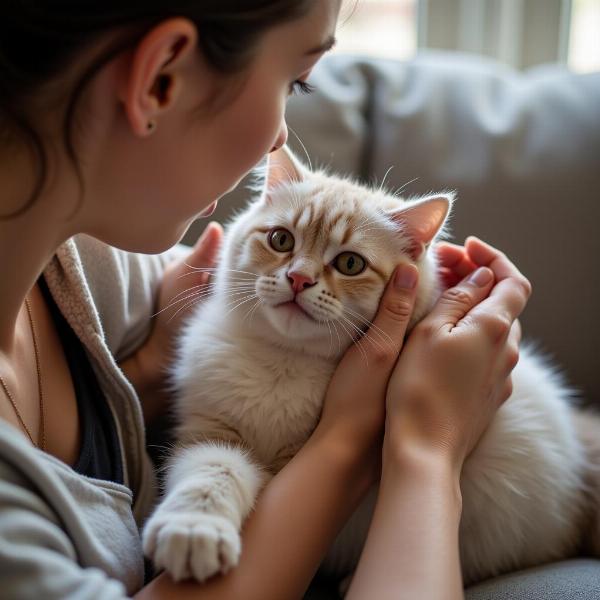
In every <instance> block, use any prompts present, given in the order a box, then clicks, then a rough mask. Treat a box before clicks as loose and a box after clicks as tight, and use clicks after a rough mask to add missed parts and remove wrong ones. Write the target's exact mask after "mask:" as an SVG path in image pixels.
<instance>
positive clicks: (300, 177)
mask: <svg viewBox="0 0 600 600" xmlns="http://www.w3.org/2000/svg"><path fill="white" fill-rule="evenodd" d="M308 173H309V171H308V169H307V168H306V167H305V166H304V165H303V164H302V163H301V162H300V161H299V160H298V159H297V158H296V157H295V156H294V154H293V152H292V151H291V150H290V149H289V147H288V146H287V145H285V146H282V147H281V148H279V149H277V150H275V151H274V152H271V154H269V158H268V162H267V177H266V180H265V188H264V196H265V198H266V199H267V200H268V198H269V194H270V192H272V191H273V190H275V189H276V188H278V187H279V186H281V185H287V184H290V183H296V182H300V181H304V180H305V179H306V177H307V175H308Z"/></svg>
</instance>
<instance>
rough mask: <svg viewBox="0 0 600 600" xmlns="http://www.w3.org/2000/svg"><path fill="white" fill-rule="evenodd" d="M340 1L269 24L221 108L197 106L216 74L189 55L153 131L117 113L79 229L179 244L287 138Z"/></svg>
mask: <svg viewBox="0 0 600 600" xmlns="http://www.w3.org/2000/svg"><path fill="white" fill-rule="evenodd" d="M340 3H341V0H339V1H338V0H316V1H315V3H314V6H313V7H312V8H311V10H310V11H309V13H307V15H306V16H304V17H303V18H301V19H297V20H295V21H292V22H289V23H285V24H283V25H280V26H276V27H274V28H273V29H271V30H269V31H267V32H266V34H265V35H264V36H263V38H262V40H261V41H260V43H259V46H258V48H257V53H256V56H255V58H254V59H253V61H252V63H251V64H250V66H249V67H248V69H247V71H246V72H245V73H244V77H243V80H242V81H241V82H240V87H239V88H237V89H235V91H234V92H233V96H232V97H231V98H229V99H227V98H226V99H225V102H224V104H223V105H222V106H221V107H216V108H215V109H213V110H212V111H211V110H210V109H206V108H203V104H202V99H203V98H205V97H206V96H207V94H209V91H210V90H209V88H211V86H217V82H216V81H214V79H215V77H217V76H215V75H214V74H213V75H208V71H207V69H206V66H203V64H202V63H203V58H202V56H200V55H199V54H197V53H193V58H192V59H191V61H192V62H191V63H190V64H189V67H188V68H187V69H186V70H183V74H182V77H181V78H180V79H181V83H180V85H181V89H180V90H178V92H177V94H178V95H177V101H176V102H174V104H173V107H172V108H170V109H169V110H168V111H165V112H164V114H161V116H160V118H158V119H157V120H156V128H155V130H154V131H153V132H152V133H150V134H149V135H147V136H141V135H135V133H134V131H133V130H132V128H131V126H130V123H129V121H128V120H127V118H126V116H125V115H122V116H120V115H117V117H116V118H115V120H114V123H113V124H111V127H110V129H109V130H108V131H109V132H110V133H106V134H104V135H102V134H101V133H99V134H98V135H100V136H101V139H102V143H101V144H96V145H97V146H98V147H100V148H102V151H101V152H100V153H97V154H96V155H95V156H96V160H95V162H94V164H95V165H96V164H97V167H94V168H92V169H91V170H90V176H89V179H91V181H90V182H86V184H85V185H86V195H85V198H84V202H83V207H82V210H81V211H80V213H79V216H78V217H77V220H78V221H79V223H78V224H79V226H80V229H79V230H80V231H84V232H86V233H89V234H90V235H93V236H94V237H97V238H99V239H101V240H103V241H105V242H106V243H109V244H111V245H113V246H117V247H120V248H123V249H126V250H130V251H139V252H150V253H152V252H160V251H162V250H164V249H166V248H168V247H170V246H171V245H172V244H174V243H175V242H177V241H178V240H179V239H180V238H181V237H182V235H183V234H184V233H185V231H186V230H187V228H188V226H189V224H190V223H191V222H192V221H193V220H194V219H195V218H196V217H197V216H198V215H199V214H200V213H202V212H203V211H205V210H206V209H207V208H209V207H210V205H211V204H212V203H213V202H214V201H216V200H217V199H218V198H220V197H221V196H222V195H223V194H225V193H226V192H228V191H229V190H231V189H232V188H233V187H235V185H236V184H237V183H238V182H239V181H240V179H241V178H242V177H243V176H244V175H245V174H246V173H247V172H248V171H249V170H250V169H251V168H252V167H253V166H255V165H256V164H257V163H258V162H259V161H260V160H261V159H262V158H263V157H264V156H265V154H266V153H268V152H269V151H271V150H272V149H274V148H277V147H279V146H281V145H283V144H284V143H285V141H286V138H287V127H286V124H285V117H284V111H285V105H286V101H287V99H288V97H289V95H290V91H291V89H292V88H293V87H294V83H295V82H296V81H297V80H304V79H306V77H307V76H308V74H309V73H310V71H311V69H312V68H313V66H314V65H315V63H316V62H317V61H318V60H319V58H320V57H321V56H322V54H323V52H324V51H325V50H326V49H327V47H328V46H329V45H331V40H332V39H333V33H334V31H335V25H336V21H337V17H338V13H339V9H340ZM196 62H197V64H194V63H196ZM214 89H216V87H215V88H214ZM90 140H91V138H90ZM90 146H91V141H90Z"/></svg>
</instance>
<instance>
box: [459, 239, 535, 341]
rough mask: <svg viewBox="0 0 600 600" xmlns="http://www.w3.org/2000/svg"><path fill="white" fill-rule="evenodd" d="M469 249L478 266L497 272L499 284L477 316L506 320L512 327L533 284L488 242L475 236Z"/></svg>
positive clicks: (482, 303) (475, 310)
mask: <svg viewBox="0 0 600 600" xmlns="http://www.w3.org/2000/svg"><path fill="white" fill-rule="evenodd" d="M466 248H467V252H468V253H469V256H470V257H471V258H472V259H473V261H474V262H475V263H477V264H480V265H485V266H487V267H488V268H490V269H491V270H492V271H493V273H494V277H495V278H496V281H497V284H496V285H495V286H494V289H493V290H492V291H491V293H490V296H489V298H486V299H485V300H484V301H483V302H481V303H480V304H479V305H478V306H477V307H476V309H474V313H473V314H474V315H475V314H478V315H482V318H483V319H484V320H485V319H486V318H487V319H489V318H496V320H503V321H504V322H505V325H506V326H507V327H510V326H511V325H512V322H513V321H514V320H515V319H516V318H517V317H518V316H519V315H520V314H521V313H522V312H523V309H524V308H525V306H526V304H527V301H528V300H529V297H530V295H531V284H530V283H529V281H528V280H527V278H526V277H524V276H523V274H522V273H521V272H520V271H519V270H518V269H517V268H516V267H515V266H514V264H513V263H512V262H511V261H510V260H509V259H508V258H507V257H506V255H504V254H503V253H502V252H500V251H499V250H496V249H495V248H493V247H492V246H490V245H488V244H486V243H485V242H483V241H481V240H479V239H477V238H473V237H471V238H468V239H467V243H466ZM506 333H508V329H507V331H506Z"/></svg>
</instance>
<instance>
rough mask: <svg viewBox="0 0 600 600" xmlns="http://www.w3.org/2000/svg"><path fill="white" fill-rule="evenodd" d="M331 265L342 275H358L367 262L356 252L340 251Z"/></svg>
mask: <svg viewBox="0 0 600 600" xmlns="http://www.w3.org/2000/svg"><path fill="white" fill-rule="evenodd" d="M333 266H334V267H335V268H336V269H337V270H338V271H339V272H340V273H341V274H342V275H358V274H359V273H362V272H363V271H364V270H365V267H366V266H367V263H366V262H365V259H364V258H363V257H362V256H361V255H360V254H356V252H342V253H341V254H338V255H337V256H336V258H335V260H334V261H333Z"/></svg>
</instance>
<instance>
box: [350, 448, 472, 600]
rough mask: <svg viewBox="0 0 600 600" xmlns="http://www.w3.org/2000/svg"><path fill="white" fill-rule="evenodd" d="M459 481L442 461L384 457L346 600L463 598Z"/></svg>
mask: <svg viewBox="0 0 600 600" xmlns="http://www.w3.org/2000/svg"><path fill="white" fill-rule="evenodd" d="M460 515H461V495H460V489H459V485H458V478H457V477H456V473H455V470H454V469H453V468H452V466H451V464H450V462H449V461H447V460H445V458H444V457H443V456H440V455H437V454H434V453H427V452H423V453H421V454H417V453H410V452H404V453H402V454H400V453H399V454H397V455H396V456H394V457H390V456H388V457H386V459H385V460H384V468H383V473H382V478H381V484H380V488H379V497H378V501H377V506H376V509H375V513H374V515H373V520H372V522H371V527H370V530H369V537H368V539H367V543H366V545H365V548H364V550H363V554H362V557H361V560H360V563H359V566H358V569H357V571H356V573H355V575H354V579H353V581H352V586H351V588H350V591H349V593H348V595H347V596H346V598H347V600H353V599H364V598H377V600H386V599H387V598H389V599H392V598H393V599H394V600H400V599H403V598H406V599H410V600H413V599H415V598H428V599H431V600H434V599H440V600H441V599H443V600H459V599H460V598H463V593H462V579H461V573H460V560H459V555H458V526H459V523H460Z"/></svg>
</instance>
